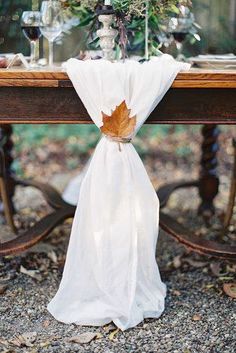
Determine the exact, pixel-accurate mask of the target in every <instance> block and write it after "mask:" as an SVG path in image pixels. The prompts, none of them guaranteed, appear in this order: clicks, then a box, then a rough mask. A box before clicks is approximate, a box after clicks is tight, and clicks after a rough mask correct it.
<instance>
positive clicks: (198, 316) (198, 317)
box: [192, 314, 202, 321]
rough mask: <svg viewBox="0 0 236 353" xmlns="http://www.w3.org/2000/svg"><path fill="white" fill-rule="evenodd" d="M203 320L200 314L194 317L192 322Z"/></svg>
mask: <svg viewBox="0 0 236 353" xmlns="http://www.w3.org/2000/svg"><path fill="white" fill-rule="evenodd" d="M201 319H202V318H201V316H200V315H199V314H194V315H193V317H192V320H193V321H200V320H201Z"/></svg>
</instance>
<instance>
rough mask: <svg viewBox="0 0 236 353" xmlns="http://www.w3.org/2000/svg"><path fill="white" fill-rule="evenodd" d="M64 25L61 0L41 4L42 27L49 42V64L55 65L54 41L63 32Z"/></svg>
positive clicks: (48, 0) (50, 0) (51, 0)
mask: <svg viewBox="0 0 236 353" xmlns="http://www.w3.org/2000/svg"><path fill="white" fill-rule="evenodd" d="M62 26H63V18H62V10H61V4H60V1H57V0H47V1H43V2H42V5H41V24H40V29H41V32H42V34H43V36H44V37H45V38H47V40H48V43H49V66H50V67H52V66H53V42H54V41H55V39H56V38H57V37H58V36H59V35H60V34H61V32H62Z"/></svg>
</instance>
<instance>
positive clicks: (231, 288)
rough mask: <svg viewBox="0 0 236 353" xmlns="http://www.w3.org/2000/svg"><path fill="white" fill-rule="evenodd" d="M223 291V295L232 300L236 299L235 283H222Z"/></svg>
mask: <svg viewBox="0 0 236 353" xmlns="http://www.w3.org/2000/svg"><path fill="white" fill-rule="evenodd" d="M223 289H224V292H225V294H227V295H228V296H229V297H231V298H233V299H236V283H224V285H223Z"/></svg>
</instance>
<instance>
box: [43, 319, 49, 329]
mask: <svg viewBox="0 0 236 353" xmlns="http://www.w3.org/2000/svg"><path fill="white" fill-rule="evenodd" d="M49 325H50V321H49V320H45V321H44V322H43V323H42V326H43V327H44V328H47V327H48V326H49Z"/></svg>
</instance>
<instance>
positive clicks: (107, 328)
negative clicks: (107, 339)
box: [103, 323, 115, 333]
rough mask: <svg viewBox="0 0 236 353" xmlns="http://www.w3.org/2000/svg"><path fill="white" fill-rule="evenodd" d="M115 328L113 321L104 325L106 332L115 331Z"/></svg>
mask: <svg viewBox="0 0 236 353" xmlns="http://www.w3.org/2000/svg"><path fill="white" fill-rule="evenodd" d="M114 329H115V325H114V324H112V323H111V324H108V325H105V326H103V330H104V331H105V332H107V333H108V332H111V331H113V330H114Z"/></svg>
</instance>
